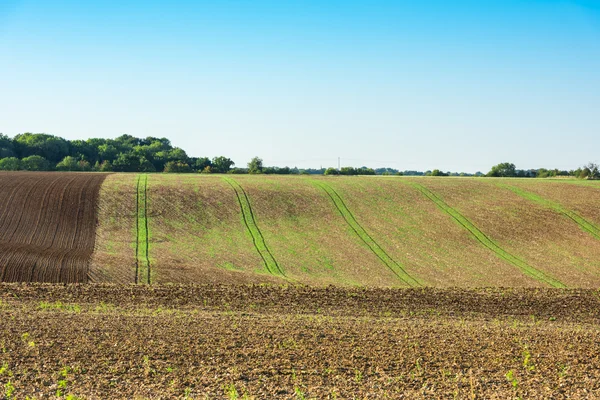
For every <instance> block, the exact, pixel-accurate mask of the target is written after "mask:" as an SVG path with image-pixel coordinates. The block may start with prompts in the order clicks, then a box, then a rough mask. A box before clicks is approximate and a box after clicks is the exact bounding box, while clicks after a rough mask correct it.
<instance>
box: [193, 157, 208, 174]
mask: <svg viewBox="0 0 600 400" xmlns="http://www.w3.org/2000/svg"><path fill="white" fill-rule="evenodd" d="M211 165H212V163H211V162H210V159H209V158H208V157H199V158H195V159H193V161H192V168H193V169H194V170H195V171H198V172H203V171H204V169H205V168H206V167H210V166H211Z"/></svg>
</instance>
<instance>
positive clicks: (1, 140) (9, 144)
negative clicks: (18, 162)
mask: <svg viewBox="0 0 600 400" xmlns="http://www.w3.org/2000/svg"><path fill="white" fill-rule="evenodd" d="M15 155H16V154H15V147H14V146H13V141H12V139H11V138H9V137H8V136H6V135H3V134H1V133H0V158H8V157H14V156H15Z"/></svg>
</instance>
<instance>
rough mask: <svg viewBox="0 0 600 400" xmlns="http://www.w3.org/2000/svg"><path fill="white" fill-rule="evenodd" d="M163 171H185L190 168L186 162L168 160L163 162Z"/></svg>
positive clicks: (188, 170) (189, 170) (190, 170)
mask: <svg viewBox="0 0 600 400" xmlns="http://www.w3.org/2000/svg"><path fill="white" fill-rule="evenodd" d="M164 172H170V173H185V172H192V169H191V168H190V166H189V165H188V164H187V163H184V162H182V161H169V162H168V163H166V164H165V170H164Z"/></svg>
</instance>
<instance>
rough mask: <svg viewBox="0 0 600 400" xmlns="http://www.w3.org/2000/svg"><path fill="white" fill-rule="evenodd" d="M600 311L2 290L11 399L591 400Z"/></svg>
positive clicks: (574, 306) (484, 293)
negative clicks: (454, 399)
mask: <svg viewBox="0 0 600 400" xmlns="http://www.w3.org/2000/svg"><path fill="white" fill-rule="evenodd" d="M598 309H600V298H599V296H598V292H597V291H595V290H589V289H588V290H569V289H539V288H538V289H481V290H478V289H434V288H419V289H344V288H334V287H327V288H314V287H313V288H311V287H291V286H264V285H254V286H249V285H202V286H175V285H169V286H160V285H154V286H146V285H129V286H123V285H121V286H112V285H93V284H90V285H39V284H37V285H31V284H30V285H23V284H20V285H17V284H4V285H0V321H2V324H0V396H2V394H6V393H7V390H10V393H11V396H13V397H14V398H25V397H26V396H30V398H36V399H42V398H55V397H56V398H67V396H69V395H73V396H80V397H82V398H85V399H113V398H119V399H121V398H130V399H134V398H139V399H141V398H149V399H159V398H161V399H171V398H194V399H204V398H211V399H243V398H246V399H275V398H277V399H279V398H281V399H334V398H337V399H342V398H343V399H347V398H359V399H363V398H373V399H375V398H377V399H385V398H389V399H402V398H406V399H446V398H448V399H453V398H458V399H474V398H475V399H513V398H514V399H517V398H522V399H550V398H552V399H563V398H571V399H592V398H598V397H599V396H600V357H599V356H598V354H600V328H599V323H600V317H599V315H598ZM3 390H4V392H3ZM71 398H74V397H71Z"/></svg>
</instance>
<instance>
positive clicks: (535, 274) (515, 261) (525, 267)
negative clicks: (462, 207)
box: [409, 182, 566, 288]
mask: <svg viewBox="0 0 600 400" xmlns="http://www.w3.org/2000/svg"><path fill="white" fill-rule="evenodd" d="M409 184H410V185H411V186H413V187H414V188H415V189H417V190H419V191H420V192H421V193H423V195H425V197H427V198H428V199H429V200H431V201H433V202H434V203H435V204H436V205H437V206H438V207H439V208H441V209H442V210H443V211H444V212H446V213H447V214H448V215H450V216H451V217H452V218H454V220H456V222H458V223H459V224H460V225H461V226H462V227H463V228H465V229H466V230H467V231H469V233H471V234H472V235H473V236H474V238H475V239H477V241H479V243H481V244H482V245H483V246H485V247H487V248H488V249H489V250H491V251H493V252H494V253H495V254H496V255H497V256H498V257H500V258H501V259H503V260H505V261H507V262H509V263H510V264H512V265H514V266H515V267H517V268H519V269H520V270H521V271H522V272H523V273H524V274H525V275H527V276H530V277H532V278H534V279H536V280H538V281H540V282H543V283H545V284H547V285H550V286H552V287H556V288H565V287H566V285H565V284H564V283H562V282H560V281H559V280H558V279H556V278H553V277H551V276H550V275H548V274H545V273H544V272H542V271H540V270H538V269H536V268H534V267H532V266H531V265H529V264H527V263H526V262H525V261H523V260H521V259H520V258H518V257H516V256H514V255H512V254H510V253H509V252H507V251H506V250H504V249H503V248H502V247H500V246H499V245H498V244H496V243H495V242H494V241H493V240H491V239H490V238H489V237H488V236H487V235H486V234H485V233H483V232H482V231H481V230H479V228H477V227H476V226H475V225H474V224H473V223H472V222H471V221H470V220H469V219H468V218H466V217H465V216H464V215H462V214H461V213H459V212H458V211H457V210H455V209H454V208H452V207H450V206H449V205H448V204H446V202H444V200H442V199H441V198H440V197H438V196H437V195H436V194H435V193H433V192H432V191H430V190H429V189H427V188H426V187H424V186H422V185H419V184H418V183H414V182H409Z"/></svg>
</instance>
